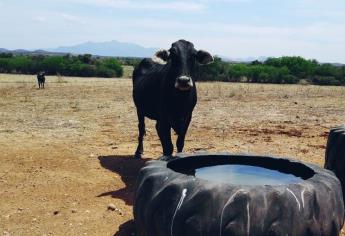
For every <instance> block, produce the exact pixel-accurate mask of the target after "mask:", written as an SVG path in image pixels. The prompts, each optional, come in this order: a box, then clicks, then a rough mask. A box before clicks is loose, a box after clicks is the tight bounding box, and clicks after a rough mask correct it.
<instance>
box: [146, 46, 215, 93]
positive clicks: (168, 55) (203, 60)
mask: <svg viewBox="0 0 345 236" xmlns="http://www.w3.org/2000/svg"><path fill="white" fill-rule="evenodd" d="M152 60H153V61H154V62H156V63H158V64H161V65H165V64H167V63H170V70H171V73H170V75H173V78H172V79H174V86H175V88H176V89H178V90H180V91H188V90H190V89H191V88H192V87H193V86H194V81H195V74H196V73H195V72H196V63H199V64H201V65H206V64H209V63H211V62H213V57H212V56H211V54H210V53H208V52H206V51H203V50H199V51H198V50H196V49H195V48H194V45H193V44H192V43H191V42H188V41H186V40H179V41H177V42H175V43H173V44H172V45H171V48H170V49H169V50H159V51H158V52H156V54H155V55H154V57H153V58H152Z"/></svg>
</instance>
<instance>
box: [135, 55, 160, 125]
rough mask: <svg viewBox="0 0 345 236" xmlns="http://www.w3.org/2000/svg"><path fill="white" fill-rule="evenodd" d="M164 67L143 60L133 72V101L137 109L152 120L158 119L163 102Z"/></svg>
mask: <svg viewBox="0 0 345 236" xmlns="http://www.w3.org/2000/svg"><path fill="white" fill-rule="evenodd" d="M164 71H165V70H164V66H162V65H159V64H157V63H154V62H153V61H152V60H151V59H148V58H145V59H143V60H142V61H141V62H140V63H139V65H138V66H137V67H136V68H135V69H134V71H133V77H132V80H133V100H134V103H135V105H136V107H137V109H138V110H139V111H140V112H142V113H143V114H144V115H145V116H147V117H149V118H151V119H155V120H156V119H157V117H158V110H159V102H160V101H161V99H160V96H161V85H162V84H161V82H162V80H163V79H164V76H165V73H164Z"/></svg>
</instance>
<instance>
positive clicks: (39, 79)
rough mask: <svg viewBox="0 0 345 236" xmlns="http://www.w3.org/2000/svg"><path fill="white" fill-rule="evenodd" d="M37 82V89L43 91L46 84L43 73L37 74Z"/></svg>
mask: <svg viewBox="0 0 345 236" xmlns="http://www.w3.org/2000/svg"><path fill="white" fill-rule="evenodd" d="M37 82H38V88H39V89H40V88H43V89H44V83H45V82H46V77H45V73H44V72H39V73H38V74H37Z"/></svg>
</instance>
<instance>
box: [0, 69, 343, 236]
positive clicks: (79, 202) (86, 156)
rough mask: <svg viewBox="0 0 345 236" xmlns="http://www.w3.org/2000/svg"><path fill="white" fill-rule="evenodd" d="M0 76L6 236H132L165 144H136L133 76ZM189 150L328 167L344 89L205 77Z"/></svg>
mask: <svg viewBox="0 0 345 236" xmlns="http://www.w3.org/2000/svg"><path fill="white" fill-rule="evenodd" d="M46 81H47V82H46V89H44V90H38V89H36V84H35V82H36V79H35V76H25V75H5V74H0V161H1V165H0V235H117V236H119V235H135V228H134V225H133V221H132V219H133V215H132V200H133V192H134V185H135V179H136V175H137V172H138V170H139V169H140V168H141V167H142V166H143V165H144V163H145V161H147V160H150V159H156V158H157V157H159V156H160V154H161V147H160V143H159V140H158V137H157V135H156V133H155V129H154V122H153V121H150V120H146V124H147V135H146V137H145V142H144V146H145V155H144V156H145V158H144V159H143V160H135V159H133V158H132V154H133V153H134V150H135V147H136V140H137V121H136V112H135V107H134V105H133V103H132V99H131V80H130V79H97V78H61V77H53V76H51V77H50V76H48V77H47V80H46ZM198 97H199V101H198V104H197V107H196V109H195V111H194V114H193V120H192V123H191V125H190V129H189V132H188V134H187V138H186V145H185V151H186V152H196V151H209V152H222V151H228V152H233V153H256V154H263V155H266V154H269V155H275V156H283V157H291V158H295V159H298V160H302V161H306V162H310V163H314V164H317V165H320V166H323V163H324V153H325V145H326V141H327V135H328V132H329V129H330V128H331V127H333V126H336V125H339V124H344V123H345V109H344V107H345V88H344V87H320V86H302V85H263V84H233V83H199V84H198ZM342 235H345V233H342Z"/></svg>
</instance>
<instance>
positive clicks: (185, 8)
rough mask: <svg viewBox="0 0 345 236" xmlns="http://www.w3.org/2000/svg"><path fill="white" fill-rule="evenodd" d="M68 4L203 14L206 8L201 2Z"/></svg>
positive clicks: (91, 1) (122, 0)
mask: <svg viewBox="0 0 345 236" xmlns="http://www.w3.org/2000/svg"><path fill="white" fill-rule="evenodd" d="M65 1H67V2H72V3H77V4H84V5H91V6H98V7H111V8H115V9H139V10H140V9H143V10H173V11H179V12H201V11H203V10H204V9H205V8H206V5H205V4H203V3H201V2H197V1H194V2H191V1H190V2H187V1H168V2H167V1H166V2H159V1H152V0H146V1H140V2H138V1H133V0H97V1H95V0H65Z"/></svg>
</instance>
